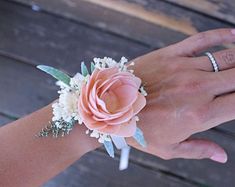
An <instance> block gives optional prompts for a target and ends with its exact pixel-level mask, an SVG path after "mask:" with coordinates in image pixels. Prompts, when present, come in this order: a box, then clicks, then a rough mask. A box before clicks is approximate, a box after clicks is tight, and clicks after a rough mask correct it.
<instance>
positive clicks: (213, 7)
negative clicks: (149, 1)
mask: <svg viewBox="0 0 235 187" xmlns="http://www.w3.org/2000/svg"><path fill="white" fill-rule="evenodd" d="M165 1H168V2H172V3H174V4H177V5H180V6H182V7H187V8H189V9H192V10H196V11H198V12H201V13H203V14H206V15H208V16H212V17H214V18H217V19H221V20H223V21H227V22H230V23H232V24H235V12H234V9H235V1H233V0H165Z"/></svg>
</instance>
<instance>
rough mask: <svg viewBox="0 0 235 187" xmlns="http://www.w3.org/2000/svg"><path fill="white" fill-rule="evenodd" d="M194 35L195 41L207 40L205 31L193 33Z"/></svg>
mask: <svg viewBox="0 0 235 187" xmlns="http://www.w3.org/2000/svg"><path fill="white" fill-rule="evenodd" d="M194 37H195V41H196V42H198V43H201V42H204V43H205V42H206V41H207V40H208V37H207V33H206V32H200V33H198V34H196V35H194Z"/></svg>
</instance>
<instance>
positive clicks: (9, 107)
mask: <svg viewBox="0 0 235 187" xmlns="http://www.w3.org/2000/svg"><path fill="white" fill-rule="evenodd" d="M0 75H1V79H0V87H1V91H0V98H1V99H0V112H1V113H5V114H8V115H10V116H14V117H21V116H23V115H26V114H28V113H30V112H33V111H35V110H37V109H39V108H41V107H43V106H45V105H46V104H49V103H50V102H52V101H53V100H54V99H56V97H57V93H56V91H57V88H56V86H55V85H54V79H52V78H51V77H49V76H47V75H45V74H43V73H42V72H40V71H39V70H37V69H36V68H35V67H33V66H31V65H25V64H23V63H19V62H18V63H17V62H16V61H14V60H11V59H9V58H4V57H0Z"/></svg>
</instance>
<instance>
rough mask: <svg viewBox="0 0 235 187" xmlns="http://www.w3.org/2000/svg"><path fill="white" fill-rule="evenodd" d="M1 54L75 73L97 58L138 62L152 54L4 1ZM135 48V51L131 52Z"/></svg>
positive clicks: (0, 14) (0, 10) (0, 8)
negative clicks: (122, 58) (126, 59)
mask: <svg viewBox="0 0 235 187" xmlns="http://www.w3.org/2000/svg"><path fill="white" fill-rule="evenodd" d="M0 23H1V24H0V39H1V42H0V53H1V54H5V55H9V56H14V57H15V58H18V59H21V60H22V61H26V62H29V63H33V64H35V65H36V64H48V65H54V66H57V67H60V68H63V69H65V68H66V70H67V71H69V72H71V73H75V72H77V71H78V69H80V62H81V61H83V60H84V61H85V62H90V61H91V60H92V59H93V58H94V57H104V56H110V57H113V58H115V59H117V60H119V59H120V58H121V57H122V56H126V57H127V58H134V57H136V56H137V55H140V54H143V53H145V52H147V51H148V50H149V48H147V47H146V46H143V45H141V44H139V43H136V42H133V41H130V40H127V39H124V38H120V37H118V36H115V35H111V34H109V33H104V32H102V31H98V30H95V29H92V28H89V27H87V26H84V25H82V24H80V25H79V24H76V23H74V22H71V21H69V20H65V19H62V18H58V17H55V16H52V15H48V14H45V13H43V12H34V11H32V10H31V9H29V8H28V7H25V6H19V5H17V4H15V3H10V2H6V1H0ZM130 46H131V48H130Z"/></svg>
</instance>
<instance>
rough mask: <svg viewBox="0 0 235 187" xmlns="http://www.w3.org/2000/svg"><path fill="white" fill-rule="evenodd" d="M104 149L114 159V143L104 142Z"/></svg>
mask: <svg viewBox="0 0 235 187" xmlns="http://www.w3.org/2000/svg"><path fill="white" fill-rule="evenodd" d="M104 147H105V149H106V151H107V152H108V154H109V156H111V157H113V158H114V148H113V143H112V141H104Z"/></svg>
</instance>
